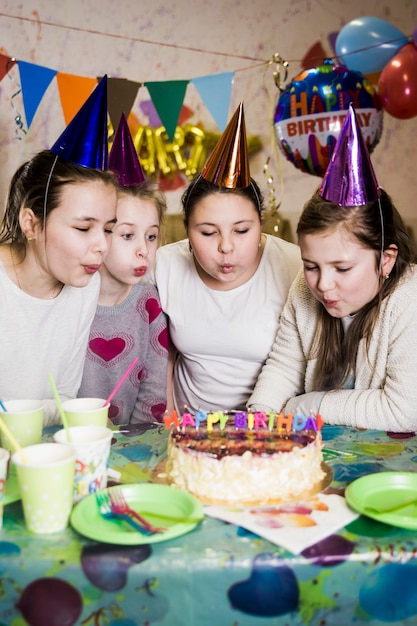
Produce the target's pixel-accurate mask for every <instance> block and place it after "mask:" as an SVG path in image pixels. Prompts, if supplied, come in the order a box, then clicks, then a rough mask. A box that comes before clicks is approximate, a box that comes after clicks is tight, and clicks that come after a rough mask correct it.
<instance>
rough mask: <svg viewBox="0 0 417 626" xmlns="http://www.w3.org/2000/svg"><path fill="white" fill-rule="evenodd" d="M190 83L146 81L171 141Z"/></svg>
mask: <svg viewBox="0 0 417 626" xmlns="http://www.w3.org/2000/svg"><path fill="white" fill-rule="evenodd" d="M188 83H189V81H188V80H168V81H164V82H150V83H148V82H146V83H145V87H147V89H148V91H149V95H150V96H151V98H152V102H153V104H154V106H155V109H156V111H157V113H158V115H159V117H160V119H161V122H162V124H163V125H164V126H165V130H166V132H167V135H168V137H169V140H170V141H173V140H174V135H175V129H176V128H177V123H178V118H179V116H180V112H181V109H182V104H183V102H184V98H185V92H186V89H187V86H188Z"/></svg>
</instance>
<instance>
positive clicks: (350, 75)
mask: <svg viewBox="0 0 417 626" xmlns="http://www.w3.org/2000/svg"><path fill="white" fill-rule="evenodd" d="M350 103H352V104H353V106H354V107H355V111H356V115H357V119H358V123H359V125H360V127H361V130H362V135H363V137H364V141H365V143H366V146H367V148H368V151H369V153H371V152H372V151H373V149H374V148H375V146H376V145H377V144H378V143H379V140H380V138H381V134H382V117H383V109H382V107H381V103H380V101H379V98H378V94H377V92H376V89H375V87H374V86H373V85H371V83H370V82H369V81H368V80H367V78H365V76H363V74H361V73H360V72H353V71H350V70H348V69H347V68H346V67H344V66H340V65H339V66H337V65H334V63H333V61H330V60H326V61H325V62H324V63H323V65H320V66H318V67H316V68H312V69H308V70H304V71H302V72H301V73H300V74H298V75H297V76H296V77H295V78H294V79H293V80H292V81H291V83H290V84H289V85H287V86H286V87H285V89H284V91H283V92H282V93H281V95H280V96H279V99H278V103H277V106H276V109H275V116H274V129H275V135H276V139H277V143H278V146H279V148H280V150H281V151H282V153H283V154H284V156H285V157H286V158H287V159H288V161H290V162H291V163H292V164H293V165H294V166H295V167H296V168H297V169H299V170H301V171H302V172H305V173H307V174H312V175H314V176H320V177H322V176H324V174H325V172H326V169H327V167H328V165H329V163H330V159H331V157H332V154H333V150H334V147H335V145H336V142H337V139H338V137H339V134H340V131H341V129H342V126H343V123H344V121H345V118H346V115H347V111H348V108H349V104H350Z"/></svg>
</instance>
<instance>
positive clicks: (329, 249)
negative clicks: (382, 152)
mask: <svg viewBox="0 0 417 626" xmlns="http://www.w3.org/2000/svg"><path fill="white" fill-rule="evenodd" d="M297 234H298V240H299V245H300V249H301V256H302V259H303V264H304V272H303V273H302V272H301V273H300V274H299V276H298V277H297V279H296V280H295V282H294V284H293V286H292V288H291V291H290V294H289V298H288V302H287V304H286V307H285V309H284V311H283V314H282V317H281V321H280V325H279V329H278V332H277V336H276V340H275V344H274V346H273V349H272V352H271V354H270V356H269V358H268V360H267V362H266V364H265V366H264V368H263V370H262V372H261V374H260V376H259V379H258V382H257V385H256V387H255V390H254V392H253V394H252V396H251V397H250V399H249V402H248V406H249V407H251V410H265V411H268V410H275V411H278V412H279V411H281V410H284V411H285V412H286V413H287V412H291V413H294V412H296V411H301V412H302V413H306V414H308V413H310V411H311V410H312V411H313V412H316V413H317V412H318V413H320V415H321V416H322V418H323V420H324V422H327V423H329V424H344V425H348V426H356V427H361V428H375V429H384V430H385V429H386V430H391V431H415V430H416V429H417V408H416V407H417V387H416V385H415V380H414V379H415V369H416V364H417V357H416V355H417V268H416V265H415V263H416V258H417V256H416V249H415V244H414V242H413V241H412V239H411V238H410V236H409V234H408V233H407V230H406V227H405V225H404V222H403V220H402V219H401V217H400V215H399V213H398V211H397V210H396V208H395V207H394V205H393V203H392V201H391V199H390V197H389V196H388V194H387V193H386V192H385V191H384V190H382V189H381V188H379V187H378V185H377V182H376V178H375V174H374V171H373V169H372V164H371V162H370V159H369V155H368V152H367V149H366V146H365V143H364V140H363V138H362V135H361V131H360V128H359V126H358V124H357V120H356V115H355V112H354V109H353V107H352V106H350V108H349V111H348V116H347V118H346V121H345V124H344V126H343V128H342V131H341V134H340V136H339V140H338V142H337V144H336V146H335V150H334V154H333V157H332V160H331V162H330V164H329V167H328V170H327V172H326V175H325V177H324V180H323V184H322V185H321V188H320V190H319V191H318V192H317V193H315V194H314V195H313V197H312V198H311V199H310V200H309V201H308V202H307V203H306V205H305V207H304V210H303V212H302V214H301V217H300V220H299V223H298V227H297Z"/></svg>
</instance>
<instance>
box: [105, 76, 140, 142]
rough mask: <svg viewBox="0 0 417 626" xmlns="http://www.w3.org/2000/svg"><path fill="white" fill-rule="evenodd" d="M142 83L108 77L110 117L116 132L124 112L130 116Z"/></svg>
mask: <svg viewBox="0 0 417 626" xmlns="http://www.w3.org/2000/svg"><path fill="white" fill-rule="evenodd" d="M141 84H142V83H135V82H134V81H131V80H127V79H126V78H108V79H107V100H108V109H109V117H110V121H111V123H112V126H113V129H114V131H115V132H116V128H117V126H118V124H119V121H120V118H121V116H122V113H124V114H125V115H126V118H128V117H129V113H130V111H131V110H132V106H133V103H134V101H135V99H136V96H137V95H138V91H139V88H140V87H141Z"/></svg>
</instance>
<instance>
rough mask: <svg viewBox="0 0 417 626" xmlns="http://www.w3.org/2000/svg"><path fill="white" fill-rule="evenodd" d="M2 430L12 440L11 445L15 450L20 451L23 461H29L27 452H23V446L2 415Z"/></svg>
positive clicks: (0, 428) (0, 427) (0, 422)
mask: <svg viewBox="0 0 417 626" xmlns="http://www.w3.org/2000/svg"><path fill="white" fill-rule="evenodd" d="M0 430H2V431H3V434H4V435H6V437H7V438H8V440H9V441H10V443H11V445H12V446H13V448H14V449H15V452H18V453H19V454H20V457H21V459H22V461H23V463H29V459H28V458H27V456H26V454H25V453H24V452H23V448H22V446H21V445H20V444H19V442H18V441H17V439H16V438H15V437H14V436H13V435H12V433H11V432H10V430H9V428H8V426H6V424H5V423H4V422H3V420H2V419H1V417H0Z"/></svg>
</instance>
